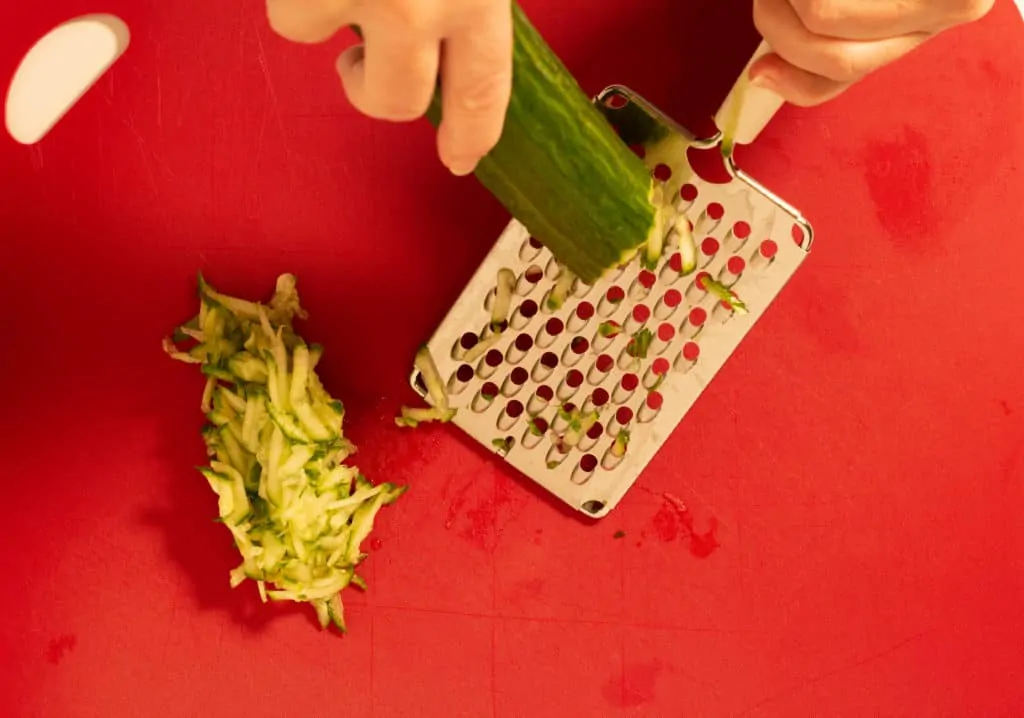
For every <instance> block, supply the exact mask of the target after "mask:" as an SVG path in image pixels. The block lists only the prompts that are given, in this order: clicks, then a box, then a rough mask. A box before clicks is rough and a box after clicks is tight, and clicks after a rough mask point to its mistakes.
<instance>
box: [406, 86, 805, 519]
mask: <svg viewBox="0 0 1024 718" xmlns="http://www.w3.org/2000/svg"><path fill="white" fill-rule="evenodd" d="M595 103H596V106H597V107H598V109H599V110H600V111H601V112H602V113H603V114H604V115H605V117H607V118H608V120H609V122H610V123H611V124H612V125H613V126H614V127H615V128H616V130H617V132H618V133H619V135H620V137H621V138H622V139H623V141H624V142H625V143H626V144H628V145H629V146H630V147H631V148H633V150H634V151H635V152H636V153H637V154H638V155H639V156H640V157H642V158H643V159H644V162H645V163H646V164H647V166H648V167H649V168H650V171H651V173H652V175H653V176H654V177H655V178H657V179H658V180H659V181H661V182H662V184H663V189H664V191H665V192H666V193H667V195H668V196H671V197H674V202H675V205H676V209H677V211H679V212H682V213H683V214H685V215H686V217H687V218H688V219H689V220H690V224H691V225H692V235H693V240H694V244H695V245H696V248H697V255H698V256H697V268H696V270H694V271H692V272H685V271H683V267H684V265H683V264H682V258H681V249H682V246H681V244H680V239H679V237H678V236H673V235H670V236H669V237H668V238H667V240H666V245H665V249H664V252H663V256H662V257H661V259H660V260H659V261H658V263H657V265H656V266H654V267H653V268H649V267H644V266H642V265H641V262H640V258H639V257H638V258H635V259H633V260H632V261H630V262H629V263H628V264H626V265H624V266H620V267H616V268H614V269H612V270H611V271H609V272H608V273H607V274H606V276H604V277H602V278H601V279H600V280H598V281H597V282H595V283H594V285H592V286H590V285H586V284H583V283H582V282H580V281H579V280H578V279H576V280H574V281H573V282H572V284H571V287H570V288H569V290H568V295H567V296H568V298H567V300H566V301H565V302H564V303H563V304H562V305H561V307H559V308H557V309H551V308H550V307H549V306H548V304H547V302H546V301H545V300H546V298H547V297H548V296H549V295H550V293H551V292H552V291H553V290H554V288H555V287H556V285H557V283H558V280H559V278H560V277H562V274H563V271H564V270H563V269H562V267H561V266H560V264H559V263H558V262H557V261H556V260H555V259H554V257H553V256H552V255H551V253H550V252H549V251H548V250H547V249H546V248H544V247H543V246H542V245H541V243H540V242H538V241H536V240H535V239H534V238H532V237H531V236H530V234H529V232H527V230H526V228H525V227H524V226H523V225H522V224H520V223H519V222H518V221H516V220H514V219H513V220H512V221H511V222H510V223H509V224H508V225H507V226H506V228H505V230H504V232H502V234H501V236H500V237H499V238H498V240H497V243H496V244H495V246H494V247H493V248H492V249H491V251H490V252H489V253H488V255H487V256H486V257H485V258H484V260H483V262H482V263H481V265H480V266H479V267H478V269H477V271H476V272H475V273H474V275H473V276H472V278H471V279H470V280H469V283H468V284H467V286H466V287H465V289H464V290H463V291H462V293H461V294H460V296H459V298H458V300H457V301H456V303H455V305H454V306H453V307H452V308H451V310H449V312H448V314H447V315H446V316H445V318H444V319H443V320H442V322H441V324H440V326H439V327H438V328H437V329H436V330H435V332H434V334H433V336H432V337H431V338H430V340H429V341H428V342H427V349H428V350H429V352H430V354H431V356H432V358H433V360H434V363H435V365H436V367H437V370H438V372H439V374H440V379H441V381H442V382H444V383H445V384H446V387H447V392H448V403H449V406H450V407H451V408H453V409H455V410H456V414H455V416H454V417H453V418H452V423H453V424H455V425H456V426H458V427H459V428H460V429H461V430H462V431H464V432H465V433H466V434H468V435H469V436H470V437H472V438H473V439H474V440H475V441H477V442H478V443H480V444H481V445H483V446H485V447H488V448H489V449H491V450H492V451H494V453H495V454H497V455H498V456H499V457H501V458H502V459H503V460H504V461H505V462H507V463H509V464H511V465H512V466H514V467H515V468H516V469H517V470H518V471H519V472H520V473H522V474H523V475H524V476H526V477H527V478H529V479H530V480H532V481H534V482H536V483H537V484H539V485H540V486H542V487H543V488H544V489H546V490H547V491H548V492H550V493H551V494H552V495H554V496H555V497H557V498H558V499H560V500H561V501H563V502H565V503H566V504H568V505H569V506H571V507H572V508H574V509H576V510H577V511H580V512H581V513H583V514H585V515H587V516H589V517H592V518H599V517H603V516H605V515H607V514H608V513H609V512H610V511H611V510H612V509H613V508H614V507H615V506H616V504H617V503H618V502H619V501H620V500H621V498H622V497H623V495H625V493H626V492H627V491H628V490H629V488H630V487H631V486H632V485H633V483H634V482H635V481H636V479H637V478H638V476H639V475H640V473H641V472H642V471H643V469H644V467H645V466H646V465H647V464H648V463H649V462H650V460H651V459H652V458H653V457H654V455H655V453H656V452H657V451H658V450H659V449H660V447H661V446H662V445H663V444H664V443H665V441H666V440H668V439H669V437H670V436H671V435H672V433H673V432H674V431H675V430H676V428H677V426H678V425H679V423H680V422H681V421H682V419H683V417H684V416H685V415H686V413H687V411H689V409H690V407H691V406H692V405H693V404H694V402H696V401H697V399H698V398H699V397H700V395H701V394H702V392H703V391H704V389H705V388H706V387H707V385H708V384H709V383H710V382H711V380H712V379H713V378H714V377H715V375H716V374H717V372H718V371H719V369H720V368H721V367H722V365H723V364H724V363H725V361H726V360H727V359H728V358H729V356H731V354H732V353H733V351H734V350H735V349H736V347H737V346H738V345H739V343H740V341H742V339H743V337H744V336H746V334H747V332H749V331H750V330H751V328H752V327H753V326H754V324H755V323H756V321H757V320H758V319H759V318H760V317H761V316H763V314H764V312H765V310H766V309H767V308H768V306H769V305H770V304H771V302H772V301H773V300H774V298H775V297H776V296H777V295H778V293H779V292H780V291H781V290H782V288H783V286H784V285H785V284H786V282H788V280H789V279H790V277H792V275H793V273H794V272H795V271H796V270H797V268H798V267H799V266H800V264H801V263H802V262H803V261H804V258H805V257H806V256H807V254H808V252H809V250H810V247H811V243H812V238H813V233H812V229H811V226H810V225H809V224H808V223H807V221H806V220H805V219H804V218H803V217H802V216H801V215H800V213H799V212H798V211H797V210H796V209H795V208H793V207H792V206H790V205H789V204H787V203H786V202H784V201H783V200H782V199H780V198H779V197H777V196H775V195H773V194H772V193H771V192H769V191H768V190H767V189H765V188H764V187H762V186H761V185H760V184H758V183H757V182H756V181H755V180H754V179H752V178H751V177H749V176H748V175H746V174H745V173H744V172H743V171H742V170H740V169H739V167H737V166H736V164H735V162H734V159H733V157H732V156H731V155H728V154H727V155H726V157H725V166H726V168H727V169H728V171H729V173H730V176H731V177H730V180H729V181H728V182H725V183H721V182H716V183H712V182H709V181H707V180H704V179H703V178H701V177H700V176H699V175H698V174H697V173H696V172H695V171H694V170H693V168H692V167H691V166H690V162H689V158H688V154H687V153H688V150H690V149H691V148H695V149H701V150H714V149H716V148H718V149H720V143H721V136H722V133H718V134H717V135H716V136H715V137H712V138H709V139H700V138H697V137H695V136H694V135H693V134H691V133H690V132H689V131H688V130H686V129H685V128H683V127H681V126H680V125H678V124H677V123H675V122H674V121H673V120H671V119H670V118H668V117H666V116H665V115H664V113H662V112H661V111H660V110H658V109H657V108H655V107H654V106H652V105H651V104H649V103H648V102H646V101H645V100H644V99H643V98H642V97H640V96H638V95H636V94H635V93H633V92H631V91H630V90H629V89H627V88H625V87H621V86H612V87H609V88H607V89H606V90H604V91H603V92H602V93H601V94H600V95H599V96H598V97H597V98H596V100H595ZM761 116H762V117H763V114H762V115H761ZM501 277H503V278H504V279H503V280H502V279H501ZM705 279H714V280H715V281H716V282H718V283H720V285H721V286H726V287H728V288H729V291H731V292H733V293H734V295H735V296H738V297H739V298H740V299H741V300H742V302H743V304H745V307H746V312H745V313H742V312H740V311H737V310H736V307H735V306H733V305H732V304H731V303H729V302H726V301H721V300H720V298H719V297H718V296H715V295H714V294H713V293H712V292H709V291H708V285H705V284H704V283H703V282H704V280H705ZM502 282H504V283H503V284H502V286H503V287H505V288H506V290H507V288H508V287H509V286H510V285H511V286H512V287H513V290H512V300H511V306H510V308H509V312H508V320H507V327H506V328H505V329H504V330H503V331H501V332H500V333H499V334H497V335H495V334H494V333H493V331H492V330H491V329H490V328H489V327H490V322H491V308H492V307H493V305H494V302H495V300H496V297H497V294H498V285H499V283H502ZM645 332H646V339H645V342H644V346H645V347H646V348H645V349H644V350H643V351H637V347H638V346H640V344H639V343H638V337H641V336H643V335H644V333H645ZM648 342H649V343H648ZM411 383H412V386H413V388H414V390H415V391H416V392H417V393H418V394H419V395H420V396H421V397H423V398H424V399H425V400H427V401H428V402H429V401H430V399H429V396H428V392H427V391H426V387H425V384H424V381H423V378H422V376H421V375H420V373H419V371H418V370H414V371H413V372H412V376H411ZM581 417H584V418H585V419H586V420H585V421H582V422H581V421H580V419H581ZM595 417H596V420H595ZM570 438H571V440H570ZM627 438H628V441H626V439H627ZM679 470H680V471H681V472H685V467H681V468H680V469H679Z"/></svg>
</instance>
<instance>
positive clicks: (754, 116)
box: [715, 40, 785, 145]
mask: <svg viewBox="0 0 1024 718" xmlns="http://www.w3.org/2000/svg"><path fill="white" fill-rule="evenodd" d="M771 51H772V48H771V46H770V45H769V44H768V43H767V42H765V41H764V40H762V41H761V44H760V46H758V48H757V50H756V51H755V52H754V54H753V55H752V56H751V58H750V61H749V62H747V64H746V66H745V67H744V68H743V72H742V73H740V76H739V78H737V80H736V83H735V84H734V85H733V86H732V89H731V90H730V91H729V96H728V97H726V98H725V102H723V103H722V106H721V107H720V108H719V110H718V113H717V114H716V115H715V124H716V125H717V126H718V128H719V129H720V130H722V131H723V132H728V130H729V129H731V130H733V132H732V134H733V142H734V143H735V144H740V145H746V144H750V143H751V142H753V141H754V140H755V139H757V136H758V135H759V134H761V131H762V130H763V129H764V128H765V127H767V126H768V123H769V122H771V120H772V118H773V117H774V116H775V113H776V112H778V111H779V109H780V108H781V107H782V105H783V103H784V102H785V101H784V100H783V99H782V98H781V97H780V96H779V95H777V94H775V93H774V92H772V91H771V90H763V89H761V88H759V87H755V86H753V85H751V84H750V80H749V79H748V76H747V75H748V73H749V72H750V66H751V65H753V64H754V63H755V62H756V61H757V60H758V59H760V58H762V57H764V56H765V55H767V54H768V53H770V52H771Z"/></svg>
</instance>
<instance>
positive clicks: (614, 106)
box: [604, 92, 629, 110]
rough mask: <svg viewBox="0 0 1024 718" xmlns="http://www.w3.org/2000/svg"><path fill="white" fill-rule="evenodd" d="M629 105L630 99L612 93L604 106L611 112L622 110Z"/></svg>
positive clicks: (605, 100)
mask: <svg viewBox="0 0 1024 718" xmlns="http://www.w3.org/2000/svg"><path fill="white" fill-rule="evenodd" d="M628 104H629V98H627V97H626V96H625V95H623V94H621V93H619V92H612V93H611V94H609V95H608V97H606V98H605V99H604V106H605V107H607V108H608V109H610V110H621V109H622V108H624V107H625V106H626V105H628Z"/></svg>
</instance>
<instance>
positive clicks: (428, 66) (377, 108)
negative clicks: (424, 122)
mask: <svg viewBox="0 0 1024 718" xmlns="http://www.w3.org/2000/svg"><path fill="white" fill-rule="evenodd" d="M363 37H364V40H365V42H364V44H362V45H355V46H353V47H350V48H348V49H347V50H345V52H343V53H342V54H341V56H340V57H339V58H338V62H337V65H336V66H337V70H338V74H339V75H340V76H341V84H342V86H343V87H344V88H345V94H346V95H347V96H348V99H349V101H350V102H351V103H352V105H353V106H354V107H355V108H356V109H357V110H359V111H360V112H362V113H363V114H364V115H367V116H369V117H373V118H375V119H379V120H391V121H393V122H408V121H410V120H415V119H417V118H419V117H422V116H423V114H424V113H425V112H426V111H427V108H428V107H429V106H430V100H431V98H432V97H433V95H434V89H435V87H436V86H437V70H438V65H439V62H440V42H439V41H438V40H436V39H433V40H432V39H429V36H428V35H425V34H419V35H417V34H412V33H408V32H407V31H406V30H405V29H403V28H397V27H393V26H384V28H381V27H380V26H379V25H371V26H369V27H366V26H363Z"/></svg>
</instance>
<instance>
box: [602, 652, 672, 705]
mask: <svg viewBox="0 0 1024 718" xmlns="http://www.w3.org/2000/svg"><path fill="white" fill-rule="evenodd" d="M662 670H663V669H662V665H661V664H660V663H658V662H655V663H644V664H637V665H629V666H625V668H624V669H623V673H622V676H621V677H616V678H612V679H610V680H609V681H608V682H607V683H605V685H604V688H603V689H602V690H601V693H602V694H603V695H604V697H605V699H606V700H607V701H608V704H609V705H610V706H612V707H613V708H618V709H624V708H638V707H640V706H642V705H645V704H647V703H651V702H652V701H653V700H654V699H655V690H654V689H655V686H656V685H657V683H658V676H659V675H660V674H661V672H662Z"/></svg>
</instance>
